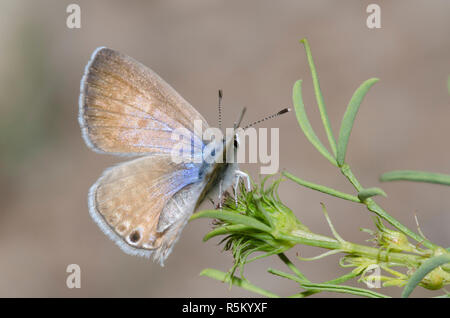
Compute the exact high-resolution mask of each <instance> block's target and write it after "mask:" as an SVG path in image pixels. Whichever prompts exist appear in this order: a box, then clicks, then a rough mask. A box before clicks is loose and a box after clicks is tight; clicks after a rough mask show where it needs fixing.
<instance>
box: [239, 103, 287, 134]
mask: <svg viewBox="0 0 450 318" xmlns="http://www.w3.org/2000/svg"><path fill="white" fill-rule="evenodd" d="M290 111H291V109H290V108H284V109H282V110H280V111H279V112H278V113H276V114H273V115H270V116H267V117H264V118H263V119H260V120H257V121H255V122H253V123H251V124H249V125H247V126H245V127H244V130H245V129H247V128H249V127H252V126H254V125H257V124H259V123H262V122H263V121H266V120H268V119H272V118H275V117H278V116H280V115H283V114H285V113H287V112H290Z"/></svg>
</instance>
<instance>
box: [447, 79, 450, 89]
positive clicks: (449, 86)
mask: <svg viewBox="0 0 450 318" xmlns="http://www.w3.org/2000/svg"><path fill="white" fill-rule="evenodd" d="M447 90H448V93H449V94H450V75H449V76H448V79H447Z"/></svg>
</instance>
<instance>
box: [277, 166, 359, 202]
mask: <svg viewBox="0 0 450 318" xmlns="http://www.w3.org/2000/svg"><path fill="white" fill-rule="evenodd" d="M282 174H283V175H284V176H285V177H286V178H288V179H290V180H292V181H294V182H295V183H298V184H300V185H302V186H304V187H307V188H310V189H313V190H316V191H320V192H323V193H326V194H329V195H332V196H334V197H338V198H341V199H345V200H348V201H353V202H358V203H359V202H361V201H360V200H359V199H358V197H355V196H354V195H351V194H347V193H344V192H340V191H338V190H334V189H331V188H328V187H326V186H323V185H320V184H315V183H312V182H309V181H306V180H302V179H300V178H297V177H296V176H294V175H292V174H290V173H289V172H286V171H283V172H282Z"/></svg>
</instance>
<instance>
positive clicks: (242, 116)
mask: <svg viewBox="0 0 450 318" xmlns="http://www.w3.org/2000/svg"><path fill="white" fill-rule="evenodd" d="M246 111H247V108H245V107H244V108H242V111H241V114H240V115H239V119H238V121H237V122H235V123H234V129H235V130H236V129H237V128H238V127H239V126H240V125H241V121H242V118H244V114H245V112H246Z"/></svg>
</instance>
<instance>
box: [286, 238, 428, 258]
mask: <svg viewBox="0 0 450 318" xmlns="http://www.w3.org/2000/svg"><path fill="white" fill-rule="evenodd" d="M292 234H294V235H292ZM298 234H299V231H295V230H294V231H292V232H291V235H287V234H280V235H279V238H280V239H283V240H287V241H290V242H292V243H296V244H304V245H310V246H316V247H322V248H326V249H332V250H337V249H340V250H342V251H343V252H344V253H348V254H353V255H360V256H364V257H368V258H370V259H374V260H379V261H384V262H393V263H397V264H404V265H416V266H418V265H420V264H421V262H422V260H423V257H422V256H418V255H413V254H406V253H397V252H388V251H384V250H381V249H378V248H375V247H370V246H365V245H360V244H355V243H350V242H347V241H345V242H343V243H341V242H338V241H337V240H334V239H332V238H330V237H326V236H321V235H320V236H319V235H317V236H315V239H311V238H305V237H301V236H297V235H298ZM318 237H322V238H324V240H321V239H319V238H318Z"/></svg>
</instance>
